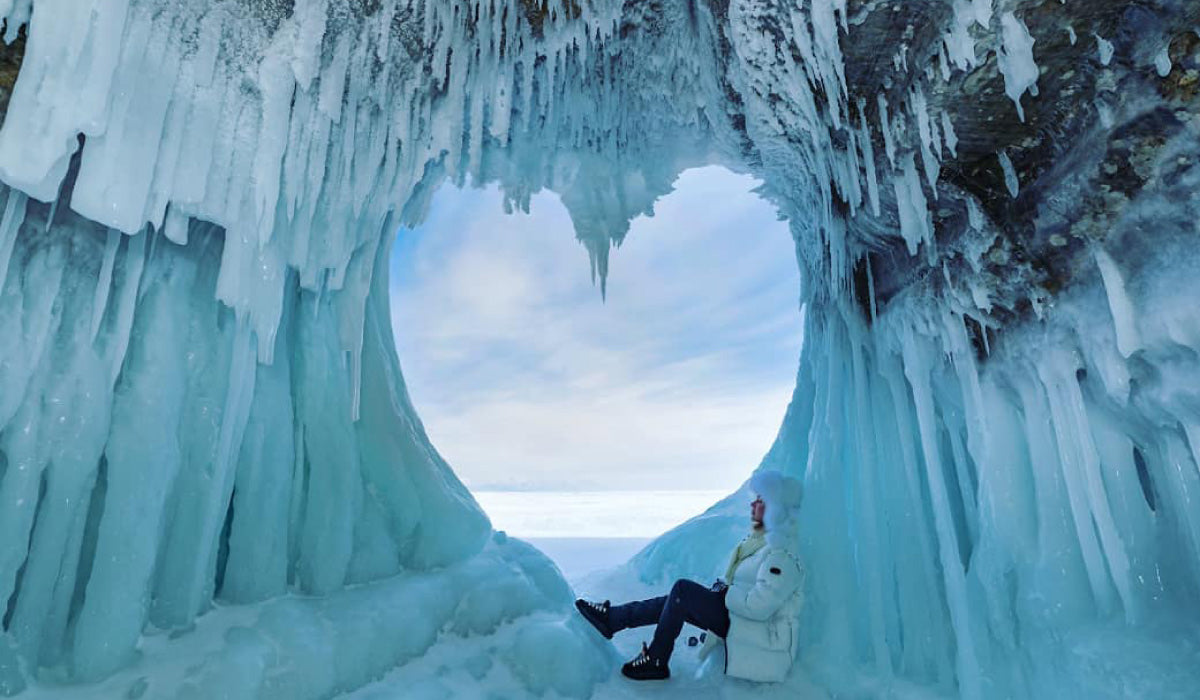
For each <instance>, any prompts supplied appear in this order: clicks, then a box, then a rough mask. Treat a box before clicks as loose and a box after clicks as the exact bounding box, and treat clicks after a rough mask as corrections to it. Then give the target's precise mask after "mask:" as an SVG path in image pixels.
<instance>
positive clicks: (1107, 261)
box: [1092, 245, 1142, 358]
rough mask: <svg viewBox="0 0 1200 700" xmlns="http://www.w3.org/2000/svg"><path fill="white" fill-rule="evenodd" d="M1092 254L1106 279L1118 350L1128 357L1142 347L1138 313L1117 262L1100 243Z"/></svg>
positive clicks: (1109, 307)
mask: <svg viewBox="0 0 1200 700" xmlns="http://www.w3.org/2000/svg"><path fill="white" fill-rule="evenodd" d="M1092 256H1093V257H1094V258H1095V259H1096V267H1098V268H1100V277H1101V279H1102V280H1103V281H1104V291H1105V293H1106V294H1107V296H1108V310H1109V311H1110V312H1111V313H1112V318H1113V328H1114V329H1115V330H1116V334H1117V351H1118V352H1120V353H1121V356H1122V357H1126V358H1128V357H1129V356H1130V355H1132V354H1133V353H1135V352H1137V351H1138V350H1140V349H1141V347H1142V339H1141V335H1140V334H1139V333H1138V328H1137V313H1136V312H1135V310H1134V308H1133V302H1132V301H1131V300H1130V299H1129V294H1128V292H1127V291H1126V289H1125V280H1124V279H1123V278H1122V277H1121V270H1120V269H1119V268H1118V267H1117V263H1116V262H1115V261H1114V260H1113V259H1112V257H1111V256H1109V254H1108V252H1107V251H1105V250H1104V249H1103V248H1101V247H1100V246H1099V245H1096V246H1094V247H1093V248H1092Z"/></svg>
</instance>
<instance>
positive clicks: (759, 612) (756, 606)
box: [725, 549, 801, 620]
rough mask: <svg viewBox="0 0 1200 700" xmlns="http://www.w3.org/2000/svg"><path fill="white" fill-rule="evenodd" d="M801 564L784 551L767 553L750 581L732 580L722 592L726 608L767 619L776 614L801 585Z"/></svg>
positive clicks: (742, 614) (758, 618) (744, 615)
mask: <svg viewBox="0 0 1200 700" xmlns="http://www.w3.org/2000/svg"><path fill="white" fill-rule="evenodd" d="M800 581H801V577H800V565H799V564H798V563H797V562H796V560H795V559H794V558H792V557H791V556H790V555H789V554H788V553H787V552H786V551H783V550H779V549H777V550H774V551H772V552H770V553H768V554H767V556H766V558H765V559H764V560H763V562H762V565H761V566H759V567H758V577H757V580H756V581H755V582H754V583H753V584H747V583H739V582H737V581H735V582H734V583H733V584H732V585H730V586H729V590H728V591H726V593H725V607H726V608H728V609H729V612H731V613H734V614H737V615H741V616H742V617H746V618H749V619H751V620H766V619H768V618H770V617H771V616H772V615H774V614H775V612H776V611H777V610H779V608H780V606H782V605H783V603H784V601H786V600H787V599H788V597H790V596H791V595H792V594H793V593H795V592H796V589H797V588H798V587H799V586H800Z"/></svg>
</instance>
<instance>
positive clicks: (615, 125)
mask: <svg viewBox="0 0 1200 700" xmlns="http://www.w3.org/2000/svg"><path fill="white" fill-rule="evenodd" d="M0 16H2V17H3V18H4V36H3V39H4V44H3V48H2V49H0V114H2V115H3V116H2V118H3V124H2V127H0V181H2V183H3V184H2V186H0V190H2V197H3V202H4V204H3V214H2V215H0V603H2V604H3V605H4V607H3V609H2V610H3V622H2V628H0V695H3V696H16V697H24V698H30V699H34V698H51V697H53V698H131V699H136V698H197V699H199V698H227V699H230V700H234V699H238V700H240V699H246V700H249V699H252V698H263V699H267V698H272V699H281V700H301V699H306V698H313V699H316V698H335V697H358V698H447V697H477V698H519V697H546V698H589V697H594V698H610V697H611V698H616V697H630V698H632V697H650V696H651V695H650V694H647V693H648V692H649V691H646V690H645V689H644V688H640V687H639V688H631V687H629V684H627V683H622V679H620V678H619V677H614V663H616V661H615V659H616V655H615V652H614V651H613V650H612V648H611V647H610V646H608V645H607V643H606V642H605V640H604V639H602V638H601V637H599V636H598V635H596V634H595V632H594V631H593V630H591V629H590V628H589V627H588V626H587V625H586V624H585V623H583V622H582V621H581V620H579V619H578V618H577V616H576V615H575V614H574V610H573V609H572V606H571V600H572V598H573V597H574V596H573V595H572V591H571V589H570V587H569V586H568V585H567V584H566V583H565V581H564V580H563V578H562V576H561V575H560V574H559V572H558V570H557V569H556V568H555V567H554V565H553V564H552V563H551V561H550V560H549V559H547V558H546V557H545V556H543V555H542V554H541V553H540V552H538V551H537V550H536V549H535V548H533V547H532V546H530V545H528V544H527V543H524V542H522V541H520V540H519V539H517V538H512V537H507V536H506V535H505V534H503V533H501V532H494V531H493V529H492V526H491V524H490V521H489V519H488V517H487V515H486V514H485V513H484V512H483V510H482V509H481V508H480V507H479V506H478V505H477V503H476V501H475V499H474V498H473V497H472V495H471V493H470V492H469V491H468V489H466V488H465V487H464V486H463V485H462V483H461V482H460V481H459V479H458V478H457V477H456V476H455V473H454V472H453V470H452V468H451V465H449V464H447V463H446V461H445V460H444V459H443V458H442V457H441V456H440V454H439V452H438V451H437V449H436V448H435V446H434V445H432V444H431V443H430V440H429V439H428V438H427V436H426V433H425V430H424V428H423V427H422V423H421V420H420V418H419V416H418V414H417V411H416V410H415V409H414V407H413V405H412V403H411V402H410V400H409V398H408V394H407V392H406V388H405V383H404V378H403V376H402V374H401V370H400V362H399V358H398V357H397V353H396V349H395V345H394V344H393V340H392V338H393V329H392V327H391V322H390V315H389V308H388V296H387V292H386V289H387V274H388V268H387V264H386V261H387V258H388V253H389V250H390V248H391V246H392V243H393V242H394V240H395V236H396V232H397V230H398V228H399V227H400V226H402V225H412V224H415V223H418V222H420V221H421V220H422V219H423V217H424V216H425V214H426V210H427V204H428V201H429V198H430V197H431V195H432V193H433V192H434V191H435V190H436V189H437V188H438V187H439V186H442V185H444V184H447V183H450V184H455V185H462V184H464V183H466V182H468V181H470V182H472V183H477V184H485V183H486V184H489V185H495V186H498V187H499V188H501V189H502V191H503V192H504V196H505V202H506V206H510V207H513V208H522V207H525V206H527V204H528V201H529V198H530V197H531V195H532V194H533V193H537V192H539V191H543V190H546V191H550V192H554V193H556V194H557V195H558V196H560V197H561V199H562V202H563V203H564V204H565V205H566V207H567V209H568V210H569V211H570V215H571V219H572V222H573V226H574V231H573V234H574V237H575V238H576V239H577V240H578V241H579V243H580V244H581V245H582V246H584V248H585V249H586V251H587V252H588V254H589V257H590V260H591V270H590V274H591V275H593V276H594V278H595V279H596V281H597V286H598V290H597V293H600V292H602V291H603V290H605V288H606V283H607V271H608V265H609V258H610V255H619V251H618V252H614V250H613V249H614V248H615V246H617V245H619V244H620V243H621V242H622V240H623V238H624V236H625V234H626V233H627V231H628V225H629V221H630V220H631V219H632V218H633V217H635V216H637V215H638V214H640V213H643V212H646V211H649V210H652V209H653V206H654V203H655V201H656V199H657V198H659V197H660V196H661V195H662V194H664V193H665V192H667V191H669V189H670V187H671V183H672V182H673V181H674V180H675V178H676V177H677V176H678V174H679V173H680V172H682V171H683V170H685V169H687V168H691V167H695V166H701V165H720V166H723V167H725V168H728V169H729V170H731V171H733V172H736V173H746V174H750V175H753V176H754V177H756V178H758V179H760V180H761V181H763V183H764V186H763V189H762V191H763V195H764V196H765V197H766V198H767V199H768V200H769V201H770V202H771V203H772V204H773V205H774V206H775V207H777V209H778V211H779V214H780V216H782V217H784V218H786V220H787V222H788V226H789V228H790V232H791V235H792V238H793V239H794V241H795V260H796V263H797V265H798V266H799V269H800V271H801V275H802V279H803V289H802V291H801V298H800V302H801V303H802V305H803V309H804V313H803V314H802V315H801V314H799V313H798V314H797V317H796V318H797V321H796V322H797V323H803V324H804V339H805V340H804V346H803V350H802V354H801V356H800V362H799V366H798V368H797V372H796V382H795V390H794V393H793V395H792V399H791V403H790V405H789V407H788V408H787V411H786V415H784V416H782V417H781V418H782V425H781V427H780V429H779V433H778V437H777V438H776V439H775V441H774V443H773V444H771V445H764V446H763V452H764V453H765V456H764V457H763V458H762V464H761V466H760V468H764V467H769V468H773V469H778V470H780V471H782V472H784V473H786V474H790V475H793V476H795V477H797V478H800V479H802V481H803V483H804V506H803V510H802V517H801V522H800V524H799V528H798V529H799V533H798V535H799V538H800V542H801V550H802V552H801V554H802V557H803V560H804V567H805V573H806V579H805V583H804V595H805V605H804V608H803V612H802V614H801V618H800V620H799V624H800V629H801V630H802V632H801V640H802V643H801V649H800V651H799V653H798V655H797V658H796V663H795V664H794V666H793V672H792V676H791V677H789V679H788V680H787V681H786V682H784V683H781V684H766V685H761V686H758V685H754V684H749V683H746V682H741V681H735V680H723V679H722V678H721V677H720V674H719V673H718V674H717V675H716V677H715V678H710V679H708V680H706V681H705V684H703V685H693V686H688V685H687V683H686V681H685V680H684V679H679V683H680V684H681V685H678V686H673V687H680V688H687V687H692V688H693V689H696V688H700V689H703V693H702V694H703V695H708V696H710V697H727V698H776V697H778V698H794V697H795V698H798V697H831V698H833V697H837V698H877V697H878V698H883V697H912V698H926V697H929V698H942V697H962V698H967V699H978V698H1066V697H1079V698H1187V697H1196V696H1197V694H1200V663H1198V662H1200V276H1198V275H1197V272H1196V271H1197V269H1198V267H1197V266H1198V265H1200V247H1198V244H1200V224H1198V222H1200V194H1198V192H1200V3H1197V2H1195V0H1138V1H1136V2H1132V1H1120V0H904V1H902V0H798V1H795V2H781V1H779V0H626V1H625V2H617V1H614V0H211V1H207V2H201V1H197V0H0ZM563 235H571V234H570V233H569V232H564V233H563ZM742 235H744V236H747V237H749V236H753V235H755V231H744V232H743V233H742ZM580 274H581V275H588V274H589V270H587V269H584V266H581V270H580ZM700 291H701V290H697V293H699V292H700ZM396 330H397V331H398V332H400V333H402V332H403V329H396ZM754 467H755V465H753V464H747V465H731V466H730V468H731V469H738V470H743V471H744V475H743V476H744V477H745V478H749V477H750V475H751V473H752V472H753V471H754ZM734 501H736V503H737V507H736V508H735V507H734V506H733V505H732V504H733V503H734ZM742 502H743V501H742V494H740V493H739V494H733V495H731V496H730V498H729V499H726V500H725V501H722V502H719V503H716V504H714V505H713V507H712V508H711V509H709V510H708V511H707V512H706V513H704V514H703V515H701V516H698V517H696V518H694V519H692V520H690V521H688V522H685V523H682V524H680V525H679V526H678V527H676V528H674V529H673V530H671V531H669V532H668V533H666V534H665V535H663V536H662V537H660V538H659V539H657V540H656V541H654V542H653V543H652V544H651V545H649V546H648V547H647V548H646V549H644V550H643V551H642V552H641V553H639V554H638V555H637V556H636V557H635V558H634V559H633V560H632V561H631V562H630V564H629V567H630V570H631V571H633V572H635V573H636V577H637V578H638V579H639V580H640V581H642V582H645V583H656V582H662V581H670V580H671V579H673V578H675V577H678V576H696V577H706V576H708V574H709V573H710V572H711V571H714V570H715V569H717V568H718V567H719V566H720V565H721V561H722V559H723V557H724V555H725V553H726V552H727V551H728V548H729V546H730V545H732V544H733V543H734V542H736V540H737V537H738V536H739V529H738V528H739V527H740V526H741V523H742V509H741V503H742ZM388 679H391V680H390V681H389V680H388ZM671 682H672V683H674V682H676V681H675V679H673V680H672V681H671ZM671 687H672V686H664V688H665V689H660V690H659V691H658V695H657V696H658V697H675V696H669V695H666V694H664V693H669V692H671ZM697 692H699V691H697ZM638 693H642V694H640V695H639V694H638ZM696 696H698V695H697V694H696V693H693V694H692V695H690V696H686V697H696ZM679 697H685V695H679Z"/></svg>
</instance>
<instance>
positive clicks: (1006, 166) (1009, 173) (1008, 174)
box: [996, 150, 1021, 199]
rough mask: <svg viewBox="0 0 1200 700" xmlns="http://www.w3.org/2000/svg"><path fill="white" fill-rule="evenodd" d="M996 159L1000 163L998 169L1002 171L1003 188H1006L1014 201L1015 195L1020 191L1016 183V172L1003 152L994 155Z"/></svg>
mask: <svg viewBox="0 0 1200 700" xmlns="http://www.w3.org/2000/svg"><path fill="white" fill-rule="evenodd" d="M996 158H997V159H998V160H999V161H1000V168H1001V169H1002V170H1003V171H1004V186H1005V187H1007V188H1008V194H1009V195H1010V196H1011V197H1012V198H1013V199H1016V198H1017V193H1018V192H1020V191H1021V185H1020V183H1019V182H1018V181H1017V171H1016V169H1015V168H1013V163H1012V160H1010V159H1009V157H1008V153H1006V152H1005V151H1003V150H1002V151H1000V152H998V153H997V154H996Z"/></svg>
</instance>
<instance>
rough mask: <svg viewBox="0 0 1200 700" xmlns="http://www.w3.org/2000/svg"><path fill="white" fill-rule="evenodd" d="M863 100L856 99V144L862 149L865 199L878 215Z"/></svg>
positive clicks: (876, 184)
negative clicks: (865, 182) (865, 172)
mask: <svg viewBox="0 0 1200 700" xmlns="http://www.w3.org/2000/svg"><path fill="white" fill-rule="evenodd" d="M864 105H865V102H864V101H863V100H862V99H860V100H859V101H858V144H859V148H861V149H862V157H863V165H865V166H866V170H867V199H868V200H869V201H870V203H871V213H872V214H873V215H875V216H877V217H878V216H879V175H878V173H877V172H876V171H875V145H874V144H873V143H871V132H870V130H869V129H868V128H867V114H866V110H865V109H864Z"/></svg>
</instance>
